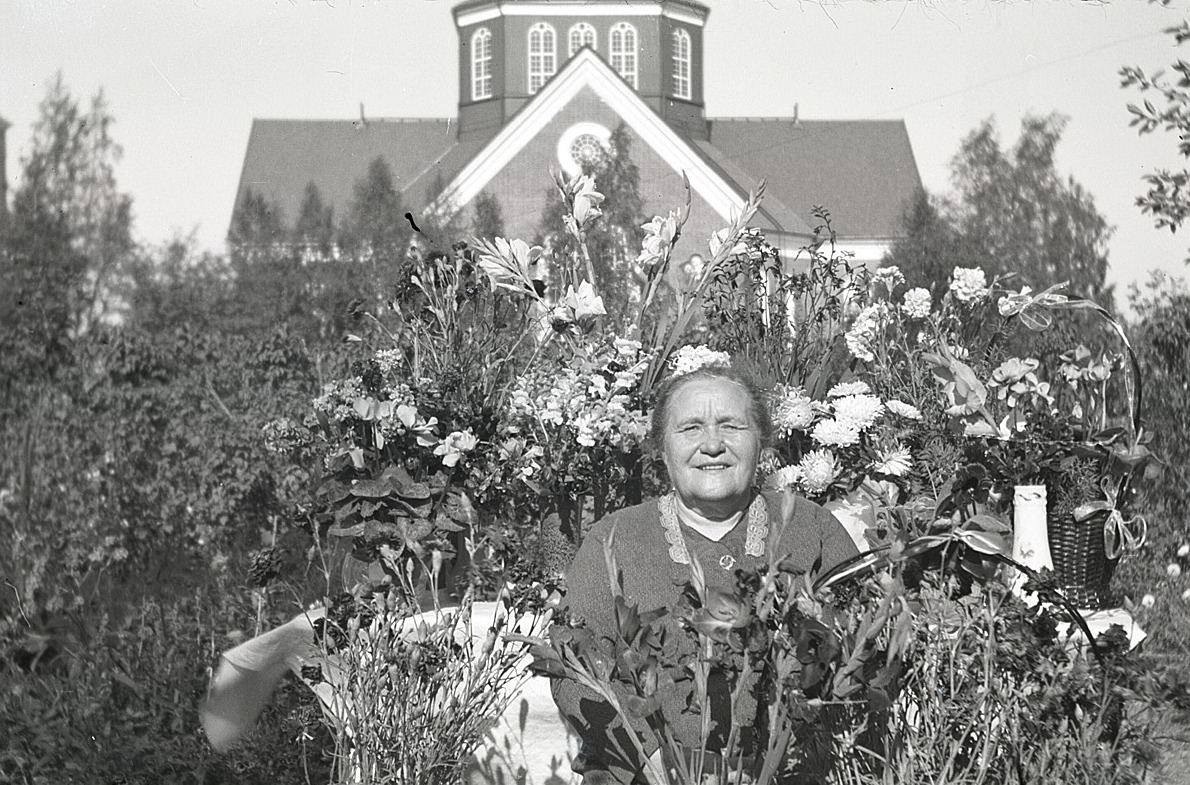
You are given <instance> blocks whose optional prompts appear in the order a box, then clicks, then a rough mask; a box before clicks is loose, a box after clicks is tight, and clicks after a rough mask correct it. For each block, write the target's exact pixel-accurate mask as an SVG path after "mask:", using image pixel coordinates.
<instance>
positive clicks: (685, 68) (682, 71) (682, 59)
mask: <svg viewBox="0 0 1190 785" xmlns="http://www.w3.org/2000/svg"><path fill="white" fill-rule="evenodd" d="M674 98H681V99H683V100H686V101H689V100H690V34H689V33H687V32H686V31H685V30H674Z"/></svg>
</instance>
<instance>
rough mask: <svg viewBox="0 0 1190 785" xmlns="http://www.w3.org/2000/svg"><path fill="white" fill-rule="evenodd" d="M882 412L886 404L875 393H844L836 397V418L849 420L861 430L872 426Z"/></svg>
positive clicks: (843, 420)
mask: <svg viewBox="0 0 1190 785" xmlns="http://www.w3.org/2000/svg"><path fill="white" fill-rule="evenodd" d="M882 414H884V404H882V403H881V402H880V399H879V398H877V397H876V396H875V395H844V396H843V397H842V398H836V399H835V419H836V420H838V421H839V422H849V423H851V424H853V425H854V426H855V427H856V428H858V429H859V430H861V431H862V430H865V429H867V428H871V427H872V424H873V423H875V422H876V419H877V418H878V417H880V415H882Z"/></svg>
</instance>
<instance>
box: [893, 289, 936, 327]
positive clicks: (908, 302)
mask: <svg viewBox="0 0 1190 785" xmlns="http://www.w3.org/2000/svg"><path fill="white" fill-rule="evenodd" d="M932 306H933V301H932V300H931V299H930V290H929V289H923V288H921V287H920V286H919V287H917V288H916V289H910V290H909V291H907V292H905V299H904V300H903V301H902V302H901V310H902V311H904V313H905V315H906V316H908V317H909V318H910V319H924V318H926V317H927V316H929V315H930V308H931V307H932Z"/></svg>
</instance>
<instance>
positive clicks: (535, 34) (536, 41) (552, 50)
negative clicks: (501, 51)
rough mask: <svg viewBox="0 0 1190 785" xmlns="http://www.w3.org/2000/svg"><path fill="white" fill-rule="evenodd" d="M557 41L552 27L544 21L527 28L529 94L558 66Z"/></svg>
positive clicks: (534, 91)
mask: <svg viewBox="0 0 1190 785" xmlns="http://www.w3.org/2000/svg"><path fill="white" fill-rule="evenodd" d="M557 51H558V50H557V43H556V40H555V37H554V28H552V27H550V26H549V25H548V24H546V23H545V22H538V23H537V24H535V25H533V26H532V27H530V28H529V94H530V95H532V94H533V93H536V92H537V91H538V90H540V89H541V86H542V85H543V84H545V83H546V81H547V80H548V79H549V78H550V77H551V76H553V75H554V71H556V70H557V68H558V56H557Z"/></svg>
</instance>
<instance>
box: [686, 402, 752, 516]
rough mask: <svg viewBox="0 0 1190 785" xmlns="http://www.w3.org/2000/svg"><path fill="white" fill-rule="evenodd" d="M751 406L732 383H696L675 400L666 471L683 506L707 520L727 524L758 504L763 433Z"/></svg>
mask: <svg viewBox="0 0 1190 785" xmlns="http://www.w3.org/2000/svg"><path fill="white" fill-rule="evenodd" d="M748 404H749V397H748V392H747V391H746V390H745V389H744V388H743V387H742V386H740V385H738V384H736V383H735V382H732V381H729V380H727V379H695V380H694V381H691V382H687V383H686V384H683V385H682V386H681V387H679V388H678V389H677V390H676V391H675V392H674V393H673V396H672V397H671V398H670V400H669V413H668V416H667V418H666V419H667V422H666V424H665V439H664V443H663V447H664V453H665V455H664V459H665V468H666V469H668V470H669V478H670V480H671V481H672V482H673V484H674V490H675V491H677V493H678V496H679V497H681V499H682V503H683V504H685V505H686V506H687V507H689V508H691V509H692V510H694V511H695V512H698V513H699V514H701V515H703V516H705V517H708V518H712V519H723V518H727V517H729V516H731V515H733V514H735V513H737V512H739V511H740V510H742V509H744V508H746V507H747V506H748V504H749V503H750V502H751V501H752V482H753V478H754V476H755V474H756V463H757V461H758V460H759V459H760V433H759V429H758V427H757V424H756V423H754V422H753V421H752V418H751V417H750V416H749V414H748Z"/></svg>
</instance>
